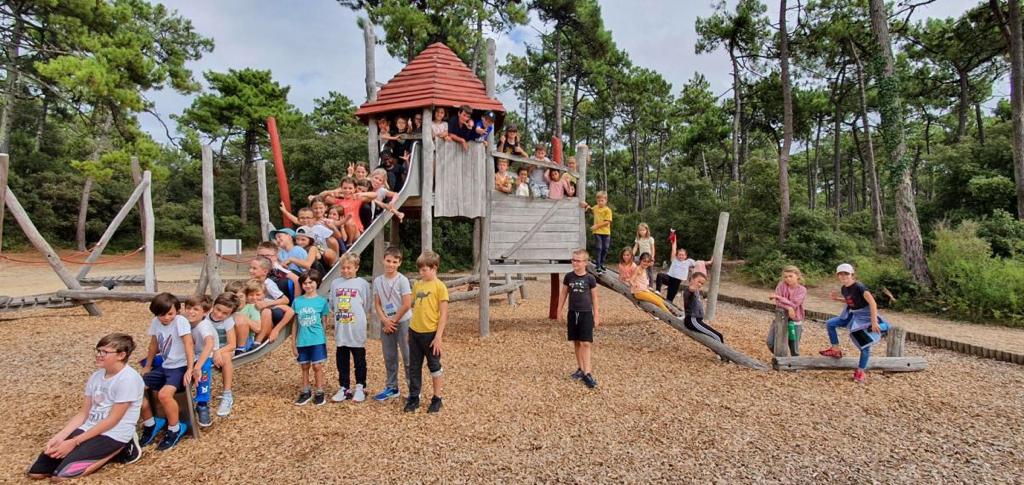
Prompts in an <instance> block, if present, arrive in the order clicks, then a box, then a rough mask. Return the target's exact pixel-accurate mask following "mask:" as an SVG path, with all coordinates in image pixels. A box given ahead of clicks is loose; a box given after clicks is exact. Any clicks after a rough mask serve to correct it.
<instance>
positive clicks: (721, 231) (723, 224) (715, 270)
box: [706, 212, 729, 320]
mask: <svg viewBox="0 0 1024 485" xmlns="http://www.w3.org/2000/svg"><path fill="white" fill-rule="evenodd" d="M728 229H729V213H728V212H722V213H720V214H718V233H717V234H715V252H714V255H713V256H712V257H713V258H714V259H715V261H714V263H712V264H711V274H710V275H708V276H709V277H710V278H711V290H710V291H709V292H708V309H707V310H708V311H707V316H706V318H707V319H708V320H714V319H715V311H716V310H717V309H718V287H719V285H721V283H722V281H721V276H722V253H723V252H724V251H725V234H726V233H727V232H728Z"/></svg>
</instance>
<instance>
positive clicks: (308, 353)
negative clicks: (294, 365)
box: [295, 344, 327, 364]
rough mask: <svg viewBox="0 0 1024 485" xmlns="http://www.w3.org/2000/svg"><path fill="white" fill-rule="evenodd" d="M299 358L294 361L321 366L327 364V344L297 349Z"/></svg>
mask: <svg viewBox="0 0 1024 485" xmlns="http://www.w3.org/2000/svg"><path fill="white" fill-rule="evenodd" d="M298 350H299V356H298V357H297V358H296V359H295V360H297V361H299V363H300V364H323V363H324V362H327V344H317V345H307V346H304V347H299V348H298Z"/></svg>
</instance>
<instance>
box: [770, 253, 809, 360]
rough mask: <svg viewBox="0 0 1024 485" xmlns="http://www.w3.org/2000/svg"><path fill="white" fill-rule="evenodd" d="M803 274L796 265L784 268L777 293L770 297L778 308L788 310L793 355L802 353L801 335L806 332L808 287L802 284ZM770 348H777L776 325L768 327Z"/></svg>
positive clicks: (790, 346)
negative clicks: (805, 309) (805, 318)
mask: <svg viewBox="0 0 1024 485" xmlns="http://www.w3.org/2000/svg"><path fill="white" fill-rule="evenodd" d="M802 279H803V274H802V273H801V272H800V268H797V267H796V266H786V267H785V268H782V281H780V282H779V284H778V285H777V286H776V287H775V293H774V294H772V296H769V297H768V299H769V300H771V301H772V302H774V303H775V307H776V308H781V309H783V310H786V315H787V316H788V317H789V326H788V329H787V330H788V331H789V339H788V340H789V353H790V355H792V356H793V357H796V356H798V355H800V336H801V335H803V332H804V326H803V321H804V299H805V298H807V288H806V287H804V285H802V284H800V283H801V280H802ZM765 341H766V342H767V343H768V350H775V325H774V324H772V325H771V326H770V327H768V338H767V339H766V340H765Z"/></svg>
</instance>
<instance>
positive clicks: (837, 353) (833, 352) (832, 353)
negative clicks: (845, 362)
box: [818, 347, 843, 359]
mask: <svg viewBox="0 0 1024 485" xmlns="http://www.w3.org/2000/svg"><path fill="white" fill-rule="evenodd" d="M818 353H819V354H821V355H822V356H824V357H832V358H833V359H842V358H843V351H842V350H839V349H834V348H832V347H829V348H827V349H825V350H822V351H821V352H818Z"/></svg>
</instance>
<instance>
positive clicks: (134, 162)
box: [94, 157, 147, 251]
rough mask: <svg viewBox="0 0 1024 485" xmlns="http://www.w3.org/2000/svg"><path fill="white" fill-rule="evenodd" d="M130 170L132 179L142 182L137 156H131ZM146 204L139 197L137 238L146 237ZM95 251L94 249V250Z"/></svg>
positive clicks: (143, 238)
mask: <svg viewBox="0 0 1024 485" xmlns="http://www.w3.org/2000/svg"><path fill="white" fill-rule="evenodd" d="M129 167H130V169H131V172H132V180H133V181H134V182H135V185H136V186H138V185H139V184H141V183H142V166H141V165H139V157H132V158H131V165H130V166H129ZM146 224H147V222H146V206H145V203H144V202H143V201H142V199H141V198H140V199H139V239H142V240H145V239H146ZM94 251H95V250H94Z"/></svg>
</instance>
